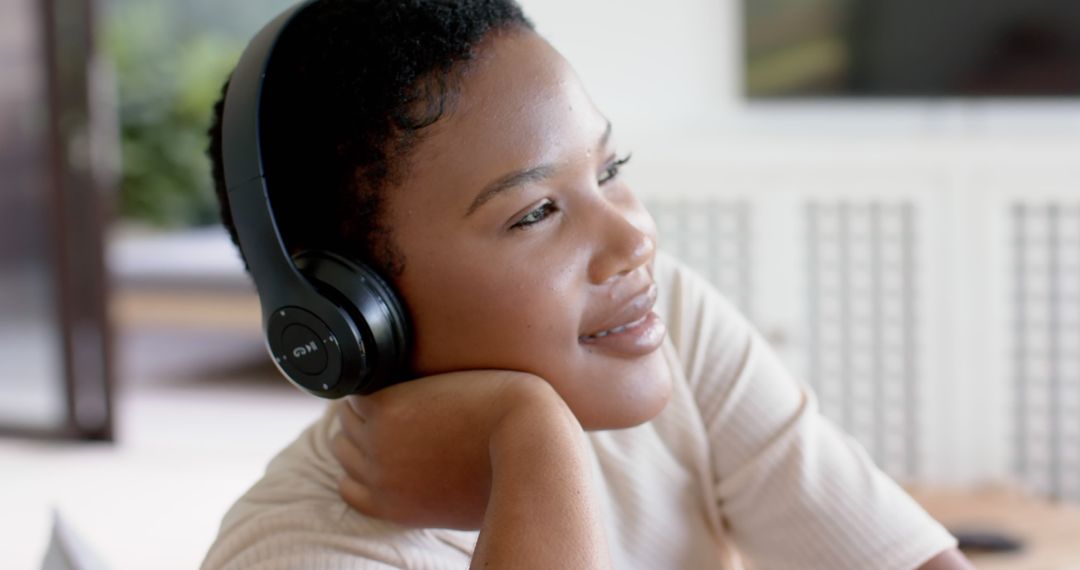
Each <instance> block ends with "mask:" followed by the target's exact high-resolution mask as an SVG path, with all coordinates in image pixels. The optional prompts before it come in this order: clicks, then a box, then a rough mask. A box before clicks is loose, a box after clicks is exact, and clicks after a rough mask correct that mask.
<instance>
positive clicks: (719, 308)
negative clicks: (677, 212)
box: [653, 251, 753, 382]
mask: <svg viewBox="0 0 1080 570" xmlns="http://www.w3.org/2000/svg"><path fill="white" fill-rule="evenodd" d="M653 277H654V278H655V280H656V283H657V288H658V290H659V295H658V297H657V304H656V311H657V314H658V315H660V317H661V318H662V319H663V320H664V322H665V323H666V324H667V327H668V337H669V339H670V341H671V343H672V345H673V346H674V348H675V352H676V353H677V354H678V357H679V360H680V361H682V364H683V368H684V370H685V371H686V374H687V378H688V380H690V381H691V382H694V379H695V377H696V376H698V375H699V373H700V372H701V371H703V370H705V369H712V370H715V369H716V364H718V363H719V362H720V361H727V360H730V359H737V358H738V357H739V356H740V355H741V354H742V353H743V352H744V351H745V350H746V348H747V344H748V343H749V342H750V341H751V337H752V332H753V327H752V326H751V325H750V323H749V322H748V321H747V320H746V318H745V317H744V316H743V314H742V313H741V312H740V311H739V309H738V308H737V307H736V306H735V305H734V304H733V303H732V302H731V301H730V300H728V298H727V297H726V296H725V295H724V294H723V293H722V292H721V291H719V290H718V289H717V288H716V287H715V286H714V285H713V284H712V283H710V282H709V281H708V280H707V279H706V278H705V277H704V276H702V275H701V274H700V273H698V272H697V271H695V270H694V269H692V268H691V267H689V266H688V265H687V264H686V263H684V262H682V261H680V260H679V259H677V258H675V257H674V256H672V255H671V254H668V253H666V252H662V251H660V252H657V256H656V263H655V265H654V269H653Z"/></svg>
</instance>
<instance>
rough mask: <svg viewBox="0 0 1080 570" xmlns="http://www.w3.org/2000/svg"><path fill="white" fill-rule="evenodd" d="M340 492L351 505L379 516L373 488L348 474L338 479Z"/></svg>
mask: <svg viewBox="0 0 1080 570" xmlns="http://www.w3.org/2000/svg"><path fill="white" fill-rule="evenodd" d="M338 493H339V494H340V495H341V498H342V499H344V500H345V503H346V504H348V505H349V506H350V507H352V508H354V509H356V510H357V511H360V512H361V513H364V514H366V515H370V516H377V513H376V512H375V505H374V503H373V502H372V494H371V489H370V488H369V487H368V486H367V485H364V484H363V483H359V482H357V481H355V480H354V479H352V478H351V477H349V476H348V475H346V476H345V477H342V478H341V480H340V481H338Z"/></svg>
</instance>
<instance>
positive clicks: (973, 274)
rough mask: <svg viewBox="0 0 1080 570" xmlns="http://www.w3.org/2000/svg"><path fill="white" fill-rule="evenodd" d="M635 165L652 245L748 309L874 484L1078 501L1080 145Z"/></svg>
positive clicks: (643, 159) (648, 147)
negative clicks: (978, 487)
mask: <svg viewBox="0 0 1080 570" xmlns="http://www.w3.org/2000/svg"><path fill="white" fill-rule="evenodd" d="M639 138H642V139H644V140H649V139H648V138H647V137H639ZM634 150H635V164H634V165H633V166H632V167H631V168H630V169H629V170H628V171H627V176H628V177H629V180H630V181H631V182H632V183H633V184H634V186H635V189H636V191H637V192H638V193H639V194H640V195H641V196H642V197H643V199H644V200H645V202H646V204H647V205H648V206H649V207H650V209H651V210H652V211H653V213H654V215H655V217H656V219H657V223H658V225H659V227H660V232H661V247H663V248H665V249H667V250H669V251H671V252H672V253H674V254H675V255H677V256H678V257H680V258H682V259H683V260H685V261H686V262H688V263H690V264H691V265H693V266H694V267H696V268H698V269H699V270H700V271H701V272H702V273H704V274H705V275H706V276H707V277H708V278H710V279H711V280H712V281H713V282H714V283H715V284H716V285H717V287H718V288H719V289H720V290H721V291H723V292H725V293H726V294H727V295H728V296H729V297H730V298H731V299H732V300H733V301H734V302H735V303H736V304H737V305H738V306H739V307H740V308H742V309H743V311H744V312H745V313H746V314H747V315H748V316H749V317H750V319H751V320H752V321H753V322H754V323H756V324H757V326H758V327H759V329H761V330H762V332H763V333H764V334H765V336H766V338H768V339H770V341H771V342H773V344H774V346H775V347H776V348H777V350H778V351H779V352H780V354H781V355H782V356H783V357H784V359H785V360H786V362H787V363H788V365H789V366H790V367H791V368H792V370H793V371H794V372H795V373H796V375H797V376H799V377H800V378H802V379H804V380H805V381H807V382H808V383H809V384H810V385H811V386H813V387H814V389H815V391H816V392H817V393H818V396H819V398H820V400H821V404H822V410H823V411H824V413H825V414H826V415H827V416H828V417H830V418H831V419H833V420H834V421H836V422H837V423H838V424H840V425H842V426H843V427H844V428H845V429H846V430H847V431H849V432H850V433H852V434H853V435H854V436H855V437H856V438H857V439H858V440H859V441H860V442H861V443H862V444H863V445H864V446H865V447H866V448H867V450H868V451H869V452H870V453H871V454H872V455H873V456H874V458H875V459H876V460H877V461H878V463H879V465H881V466H882V467H883V468H884V469H885V470H886V471H888V472H889V473H890V474H892V475H893V476H895V477H897V478H898V479H900V480H902V481H925V482H932V483H938V484H949V483H970V482H979V481H987V480H1016V481H1020V482H1022V483H1024V484H1026V485H1028V486H1030V487H1031V488H1032V489H1034V490H1037V491H1039V492H1043V493H1046V494H1049V495H1053V496H1059V497H1067V498H1071V499H1076V500H1080V137H1071V138H1070V137H1062V136H1056V137H1043V138H1039V137H1037V136H1026V137H1018V136H1015V135H1014V136H1011V137H1009V136H1004V135H1002V136H998V137H988V138H986V137H984V138H975V137H959V136H938V137H935V136H906V135H905V136H889V137H880V136H879V137H872V136H864V137H860V136H855V135H840V136H836V137H832V138H830V137H828V136H824V137H822V136H815V137H794V136H791V137H783V136H773V137H767V138H766V137H757V138H753V137H741V138H736V137H732V138H727V139H725V138H716V139H712V140H710V139H708V138H704V139H703V138H701V137H698V138H693V137H687V138H686V139H685V140H680V141H678V142H675V143H672V141H671V140H670V138H668V139H667V140H665V141H664V143H663V144H655V143H650V144H643V145H642V144H639V145H637V148H635V149H634Z"/></svg>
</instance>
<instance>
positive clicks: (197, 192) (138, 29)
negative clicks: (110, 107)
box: [105, 2, 242, 228]
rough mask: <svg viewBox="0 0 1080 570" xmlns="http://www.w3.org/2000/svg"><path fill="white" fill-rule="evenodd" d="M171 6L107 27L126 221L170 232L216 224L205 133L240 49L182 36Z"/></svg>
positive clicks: (133, 12) (210, 38)
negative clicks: (114, 76) (114, 80)
mask: <svg viewBox="0 0 1080 570" xmlns="http://www.w3.org/2000/svg"><path fill="white" fill-rule="evenodd" d="M171 6H173V4H170V3H164V2H146V3H131V4H129V5H127V6H126V7H125V8H124V9H122V10H117V11H116V12H115V13H114V14H112V15H110V17H109V18H108V21H107V23H106V29H105V51H106V53H107V54H108V56H109V57H110V59H111V60H112V62H113V64H114V66H115V68H116V72H117V73H116V74H117V78H118V88H119V89H118V91H119V105H120V109H119V116H120V123H121V125H120V131H121V144H122V164H123V166H122V172H121V188H120V199H119V211H120V215H121V217H123V218H127V219H133V220H138V221H140V222H143V223H147V224H150V225H153V226H158V227H164V228H175V227H184V226H193V225H204V224H209V223H213V222H216V221H217V204H216V201H215V199H214V195H213V188H212V185H211V180H210V174H209V164H208V162H207V159H206V157H205V154H204V149H205V148H206V128H207V127H208V126H209V121H210V113H211V107H212V105H213V103H214V101H215V99H216V98H217V96H218V94H219V92H220V89H221V84H222V82H224V80H225V77H226V76H227V75H228V73H229V71H230V70H231V69H232V66H233V65H234V64H235V62H236V60H237V59H238V58H239V55H240V50H241V47H242V46H241V45H240V44H239V43H238V42H237V41H235V40H233V39H229V38H226V37H224V36H221V35H212V34H209V33H205V32H203V33H195V34H187V35H183V34H180V33H178V32H177V31H176V30H175V29H174V28H173V26H172V24H173V23H174V22H175V21H176V19H177V15H176V14H175V12H174V10H175V9H174V8H171Z"/></svg>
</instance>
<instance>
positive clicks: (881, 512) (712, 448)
mask: <svg viewBox="0 0 1080 570" xmlns="http://www.w3.org/2000/svg"><path fill="white" fill-rule="evenodd" d="M656 279H657V282H658V285H659V289H660V300H659V301H658V303H657V312H658V313H659V314H660V315H661V316H662V317H663V318H664V320H665V321H666V322H667V325H668V330H669V339H668V341H667V342H666V343H665V345H664V347H663V349H662V350H663V351H664V355H665V357H666V358H667V362H668V364H669V368H670V370H671V373H672V377H673V385H674V391H673V394H672V399H671V402H670V403H669V404H668V405H667V407H666V408H665V409H664V411H663V412H662V413H661V414H660V415H659V416H658V417H657V418H655V419H654V420H652V421H651V422H648V423H646V424H644V425H641V426H639V427H636V428H632V429H626V430H618V431H606V432H595V433H590V434H589V441H590V443H591V446H592V449H593V451H594V453H595V462H594V466H595V471H596V476H597V477H599V478H600V485H599V486H598V488H599V489H601V490H602V491H603V496H602V497H601V504H602V508H603V509H604V513H605V520H606V525H607V529H608V536H609V540H608V542H609V545H610V547H611V550H612V560H613V561H614V564H615V567H616V568H620V569H623V568H627V569H642V570H668V569H671V570H675V569H689V570H698V569H709V568H738V567H739V564H740V559H741V561H742V563H744V564H746V565H747V566H749V567H752V568H761V569H767V570H782V569H786V568H792V569H800V570H807V569H823V570H825V569H827V570H841V569H846V568H850V569H854V570H863V569H881V570H887V569H897V570H900V569H904V570H909V569H913V568H916V567H918V566H919V565H921V564H922V563H924V562H926V561H927V560H929V559H930V558H932V557H933V556H934V555H936V554H937V553H939V552H942V551H943V550H946V549H948V548H952V547H954V546H955V545H956V541H955V539H954V538H953V537H952V536H950V535H949V534H948V532H946V531H945V529H944V528H942V527H941V525H939V524H938V523H937V522H936V521H934V520H933V519H931V518H930V517H929V516H928V515H927V514H926V513H925V512H924V511H923V510H922V509H921V508H920V507H919V506H918V505H917V504H916V503H915V502H914V501H913V500H912V499H911V498H910V497H909V496H908V495H907V494H906V493H904V491H903V490H902V489H900V488H899V487H898V486H897V485H896V484H895V483H894V482H893V481H892V480H890V479H889V478H888V477H887V476H885V475H884V474H883V473H882V472H881V471H879V470H878V469H877V467H875V466H874V464H873V463H872V461H871V460H870V459H869V458H868V457H867V455H866V453H865V452H864V451H863V449H862V448H861V447H860V446H859V445H858V444H857V443H855V442H854V441H853V440H852V439H851V438H850V437H848V436H847V435H845V434H843V433H842V432H840V431H839V430H838V429H837V428H836V427H835V426H834V425H833V424H832V423H830V422H829V421H828V420H826V419H825V418H824V417H822V416H821V415H820V413H819V411H818V407H817V403H816V400H815V398H814V396H813V394H812V393H811V392H810V391H809V389H808V388H807V387H806V386H805V385H804V384H803V383H800V382H798V381H796V380H795V379H794V378H792V376H791V375H790V374H789V373H788V372H787V371H786V370H785V369H784V367H783V366H782V365H781V363H780V361H779V360H778V359H777V357H776V355H775V354H774V353H773V351H772V350H771V349H770V348H769V347H768V345H767V344H766V343H765V341H764V340H763V339H762V338H761V337H760V336H759V335H758V334H757V333H756V332H755V331H754V330H753V328H752V327H751V326H750V325H749V324H748V323H747V322H746V320H745V319H744V318H743V317H742V316H741V315H740V314H739V313H738V312H737V311H736V310H735V309H734V308H733V307H732V306H731V304H730V303H728V302H727V300H725V299H724V298H723V297H722V296H721V295H720V294H719V293H718V292H716V290H715V289H713V288H712V286H711V285H709V284H708V283H707V282H705V281H704V280H703V279H702V278H700V277H699V276H697V275H696V274H694V273H692V272H691V271H690V270H688V269H687V268H685V267H683V266H682V265H680V264H679V263H678V262H676V261H674V260H673V259H671V258H670V257H667V256H664V255H660V256H658V258H657V263H656ZM337 405H340V403H332V404H331V405H330V406H328V408H327V412H326V414H324V416H323V417H322V418H321V419H320V420H318V421H317V422H315V423H314V424H312V425H311V426H310V427H308V428H307V429H306V430H305V431H304V432H303V433H302V434H301V435H300V437H299V438H298V439H297V440H296V441H295V442H293V443H292V444H291V445H289V446H288V447H287V448H285V450H283V451H282V452H281V453H280V454H279V455H278V456H277V457H276V458H274V459H273V460H272V461H271V462H270V464H269V466H268V467H267V470H266V474H265V475H264V477H263V478H262V479H261V480H259V481H258V482H257V483H256V484H255V485H254V486H253V487H252V488H251V489H250V490H249V491H248V492H247V493H245V494H244V496H243V497H241V498H240V499H239V500H238V501H237V502H236V504H235V505H233V507H232V508H231V509H230V510H229V512H228V513H227V514H226V515H225V518H224V520H223V521H222V525H221V530H220V532H219V534H218V537H217V540H216V541H215V542H214V545H213V546H212V547H211V549H210V552H209V553H208V554H207V557H206V560H205V561H204V563H203V568H204V570H218V569H221V570H239V569H252V570H255V569H258V570H271V569H295V568H306V569H313V570H314V569H325V570H337V569H367V568H418V569H419V568H425V569H426V568H466V567H468V564H469V557H470V554H471V552H472V549H473V547H474V545H475V544H476V537H477V533H475V532H462V531H452V530H444V529H406V528H401V527H398V526H395V525H392V524H389V523H385V522H382V521H378V520H373V519H369V518H367V517H365V516H363V515H361V514H359V513H357V512H356V511H353V510H351V509H350V508H349V507H348V506H347V505H345V504H344V503H343V502H342V501H341V499H340V498H339V497H338V495H337V481H338V479H339V478H340V477H341V475H342V473H343V472H342V470H341V467H340V466H338V465H337V462H336V461H335V460H334V458H333V456H332V455H331V453H330V445H329V442H330V439H331V437H332V436H333V434H334V433H335V432H336V430H337V429H339V426H338V425H337V421H336V416H335V406H337Z"/></svg>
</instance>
